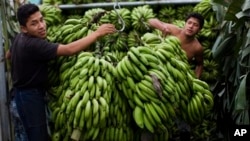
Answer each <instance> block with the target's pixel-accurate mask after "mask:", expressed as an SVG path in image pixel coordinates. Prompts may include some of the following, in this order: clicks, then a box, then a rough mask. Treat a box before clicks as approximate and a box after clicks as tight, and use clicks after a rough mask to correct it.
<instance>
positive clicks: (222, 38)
mask: <svg viewBox="0 0 250 141" xmlns="http://www.w3.org/2000/svg"><path fill="white" fill-rule="evenodd" d="M235 37H236V35H235V34H234V33H232V34H227V35H224V34H223V33H221V34H220V35H219V36H218V37H217V39H216V41H215V43H214V45H213V47H212V54H213V57H214V59H220V58H221V57H223V58H224V55H223V54H225V53H226V52H227V51H230V50H231V49H232V47H233V46H232V45H234V44H235V41H236V38H235Z"/></svg>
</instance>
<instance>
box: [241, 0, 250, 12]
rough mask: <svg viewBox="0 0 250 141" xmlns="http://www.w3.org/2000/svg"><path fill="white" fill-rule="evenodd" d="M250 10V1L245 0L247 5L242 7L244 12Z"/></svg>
mask: <svg viewBox="0 0 250 141" xmlns="http://www.w3.org/2000/svg"><path fill="white" fill-rule="evenodd" d="M249 9H250V0H245V3H244V4H243V5H242V11H246V10H249Z"/></svg>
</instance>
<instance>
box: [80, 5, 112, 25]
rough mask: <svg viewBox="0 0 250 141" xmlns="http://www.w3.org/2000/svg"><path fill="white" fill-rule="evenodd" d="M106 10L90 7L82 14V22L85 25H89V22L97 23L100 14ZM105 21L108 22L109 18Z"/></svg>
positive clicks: (103, 13)
mask: <svg viewBox="0 0 250 141" xmlns="http://www.w3.org/2000/svg"><path fill="white" fill-rule="evenodd" d="M106 12H107V11H106V10H104V9H102V8H92V9H89V10H87V11H86V12H85V13H84V16H83V19H82V21H83V23H84V24H85V25H87V26H91V24H99V22H100V20H101V19H102V16H104V15H106ZM107 23H110V22H109V20H108V21H107Z"/></svg>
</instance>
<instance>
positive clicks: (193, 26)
mask: <svg viewBox="0 0 250 141" xmlns="http://www.w3.org/2000/svg"><path fill="white" fill-rule="evenodd" d="M184 30H185V34H186V35H187V36H195V35H196V34H197V33H198V32H199V31H200V24H199V20H198V19H196V18H192V17H191V18H189V19H188V20H187V21H186V23H185V27H184Z"/></svg>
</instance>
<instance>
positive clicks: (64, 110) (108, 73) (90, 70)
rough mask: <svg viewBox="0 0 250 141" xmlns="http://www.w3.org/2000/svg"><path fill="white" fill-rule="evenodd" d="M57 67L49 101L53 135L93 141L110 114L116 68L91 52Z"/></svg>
mask: <svg viewBox="0 0 250 141" xmlns="http://www.w3.org/2000/svg"><path fill="white" fill-rule="evenodd" d="M59 70H60V72H59V73H60V82H61V83H60V85H59V86H58V87H55V88H54V90H53V92H52V93H53V96H54V97H55V101H53V100H52V101H51V103H50V108H51V110H52V111H53V112H52V117H51V120H52V122H53V123H54V127H53V136H56V137H57V138H59V140H63V138H67V139H69V138H70V137H71V138H72V139H75V140H79V139H81V140H88V139H92V140H95V139H96V138H97V137H98V134H99V132H100V131H101V129H102V128H103V127H106V120H107V117H109V114H110V107H109V106H110V101H111V96H112V93H113V90H114V88H113V87H114V86H115V85H114V82H115V81H114V77H112V76H113V72H114V71H115V68H114V67H113V65H112V64H111V63H109V62H107V61H106V60H104V59H103V58H99V57H97V56H94V54H93V53H91V52H82V53H80V54H79V55H77V59H71V61H69V62H68V64H66V63H65V65H64V64H63V65H61V67H60V69H59ZM56 99H58V100H56ZM59 135H60V136H59ZM65 140H66V139H65Z"/></svg>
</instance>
